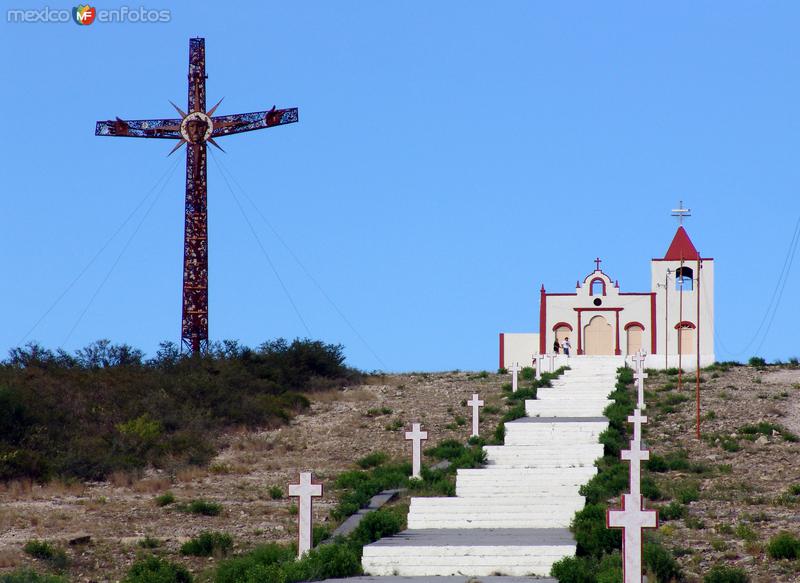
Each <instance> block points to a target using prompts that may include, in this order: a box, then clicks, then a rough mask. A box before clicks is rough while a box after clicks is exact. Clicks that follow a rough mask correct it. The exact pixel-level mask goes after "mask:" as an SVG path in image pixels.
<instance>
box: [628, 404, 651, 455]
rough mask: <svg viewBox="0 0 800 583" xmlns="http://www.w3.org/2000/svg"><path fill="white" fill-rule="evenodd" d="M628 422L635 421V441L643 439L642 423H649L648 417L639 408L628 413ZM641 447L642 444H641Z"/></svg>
mask: <svg viewBox="0 0 800 583" xmlns="http://www.w3.org/2000/svg"><path fill="white" fill-rule="evenodd" d="M628 423H633V441H638V442H640V443H641V441H642V423H647V417H644V416H643V415H642V412H641V411H640V410H639V409H636V410H635V411H634V412H633V415H628ZM640 447H641V446H640Z"/></svg>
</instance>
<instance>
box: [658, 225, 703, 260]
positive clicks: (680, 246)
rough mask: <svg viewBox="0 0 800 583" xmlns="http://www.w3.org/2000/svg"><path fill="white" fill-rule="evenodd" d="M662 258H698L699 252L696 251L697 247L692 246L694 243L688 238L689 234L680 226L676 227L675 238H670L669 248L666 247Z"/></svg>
mask: <svg viewBox="0 0 800 583" xmlns="http://www.w3.org/2000/svg"><path fill="white" fill-rule="evenodd" d="M664 259H666V260H667V261H680V260H681V259H684V260H686V259H700V254H699V253H698V252H697V249H695V248H694V244H693V243H692V240H691V239H690V238H689V234H688V233H687V232H686V229H684V228H683V227H682V226H681V227H678V230H677V232H676V233H675V238H673V239H672V243H671V244H670V246H669V249H667V254H666V255H664Z"/></svg>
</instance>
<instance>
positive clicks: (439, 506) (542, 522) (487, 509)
mask: <svg viewBox="0 0 800 583" xmlns="http://www.w3.org/2000/svg"><path fill="white" fill-rule="evenodd" d="M583 507H584V498H583V496H570V497H560V498H556V499H554V500H550V499H537V498H529V499H525V498H508V497H503V498H502V499H498V498H494V499H486V498H483V499H480V498H458V497H454V498H412V499H411V505H410V506H409V509H408V528H411V529H420V528H449V529H470V528H567V527H568V526H569V524H570V521H571V520H572V518H573V516H574V515H575V513H576V512H577V511H578V510H581V509H582V508H583Z"/></svg>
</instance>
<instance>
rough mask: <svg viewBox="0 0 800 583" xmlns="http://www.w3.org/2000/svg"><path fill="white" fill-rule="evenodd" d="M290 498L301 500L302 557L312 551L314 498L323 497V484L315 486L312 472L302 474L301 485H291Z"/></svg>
mask: <svg viewBox="0 0 800 583" xmlns="http://www.w3.org/2000/svg"><path fill="white" fill-rule="evenodd" d="M289 496H297V497H299V498H300V511H299V512H298V520H299V522H300V525H299V529H298V540H297V556H298V557H302V556H303V553H305V552H307V551H310V550H311V543H312V540H311V539H312V530H311V520H312V518H313V515H312V512H311V505H312V499H311V498H312V496H322V484H314V483H312V481H311V472H300V483H299V484H289Z"/></svg>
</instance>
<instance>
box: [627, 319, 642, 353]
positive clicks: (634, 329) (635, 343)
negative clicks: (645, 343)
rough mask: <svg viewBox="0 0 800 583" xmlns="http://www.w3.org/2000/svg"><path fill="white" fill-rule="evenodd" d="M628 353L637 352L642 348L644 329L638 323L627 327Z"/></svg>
mask: <svg viewBox="0 0 800 583" xmlns="http://www.w3.org/2000/svg"><path fill="white" fill-rule="evenodd" d="M626 330H627V336H628V338H627V340H628V342H627V346H628V354H636V353H637V352H639V351H640V350H641V349H642V332H643V331H644V329H643V328H642V327H641V326H639V325H638V324H633V325H631V326H627V327H626Z"/></svg>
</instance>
